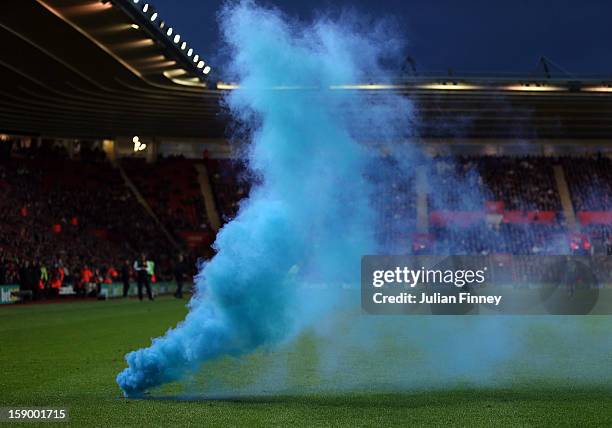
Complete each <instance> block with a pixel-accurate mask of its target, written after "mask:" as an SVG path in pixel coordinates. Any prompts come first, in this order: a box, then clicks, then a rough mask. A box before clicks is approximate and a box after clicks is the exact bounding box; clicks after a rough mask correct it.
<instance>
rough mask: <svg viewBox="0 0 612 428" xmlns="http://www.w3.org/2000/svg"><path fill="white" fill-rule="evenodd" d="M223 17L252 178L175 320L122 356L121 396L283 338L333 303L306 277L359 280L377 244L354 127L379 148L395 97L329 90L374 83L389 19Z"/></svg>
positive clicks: (398, 113) (402, 114)
mask: <svg viewBox="0 0 612 428" xmlns="http://www.w3.org/2000/svg"><path fill="white" fill-rule="evenodd" d="M220 17H221V23H222V26H223V32H224V36H225V39H226V40H227V42H228V44H229V46H230V47H231V50H232V51H231V55H232V62H231V66H230V72H231V73H233V75H234V76H235V77H236V78H237V81H238V82H239V83H240V89H239V90H236V91H233V92H232V93H231V94H230V95H229V96H228V97H227V99H226V102H227V105H228V107H229V109H230V110H231V113H232V115H233V117H234V118H235V119H236V120H237V121H238V122H239V123H240V125H241V126H242V129H243V130H244V129H246V130H247V134H248V137H249V139H250V145H249V146H248V148H247V150H246V152H247V153H246V158H247V159H246V160H247V163H248V166H249V168H250V170H251V171H252V172H253V174H256V175H257V176H258V177H260V178H261V180H260V181H261V184H259V185H257V186H256V187H255V188H254V189H252V192H251V194H250V197H249V199H248V200H246V201H243V202H242V204H241V208H240V212H239V213H238V215H237V216H236V218H235V219H233V220H232V221H231V222H230V223H228V224H227V225H225V227H223V229H222V230H221V231H220V233H219V235H218V237H217V240H216V242H215V247H216V249H217V251H218V252H217V254H216V256H215V257H214V258H213V259H212V260H211V261H210V262H208V263H206V264H205V265H204V266H203V267H202V269H201V271H200V273H199V275H198V277H197V294H196V296H195V297H194V298H193V299H192V301H191V302H190V304H189V309H190V312H189V314H188V315H187V317H186V319H185V320H184V321H183V322H181V323H180V324H179V325H178V326H177V327H176V328H174V329H171V330H169V331H168V332H167V333H166V334H165V335H164V336H163V337H160V338H157V339H155V340H153V342H152V344H151V346H150V347H148V348H146V349H141V350H138V351H135V352H132V353H130V354H128V355H127V356H126V360H127V363H128V365H129V367H128V368H126V369H125V370H124V371H123V372H121V373H120V374H119V375H118V376H117V382H118V384H119V386H120V387H121V389H122V390H123V391H124V393H125V395H127V396H136V395H139V394H141V393H142V392H143V391H145V390H147V389H149V388H152V387H155V386H158V385H161V384H163V383H166V382H170V381H174V380H178V379H180V378H181V377H182V376H183V375H185V373H186V372H188V371H191V370H195V369H197V368H198V367H199V366H200V365H201V364H202V363H203V362H206V361H209V360H211V359H214V358H216V357H219V356H221V355H241V354H243V353H246V352H250V351H253V350H255V349H256V348H258V347H260V346H264V345H269V344H275V343H279V342H281V341H283V340H284V339H287V338H289V337H291V336H292V335H293V334H294V333H295V332H297V331H299V330H300V329H301V328H302V326H304V325H305V324H308V323H309V321H310V320H313V319H315V318H316V317H317V314H318V313H320V312H321V311H324V310H325V307H326V306H329V305H332V304H334V298H333V293H332V294H331V295H329V296H328V298H326V299H325V302H321V301H317V302H313V299H306V298H301V297H302V296H300V295H301V293H304V291H303V290H304V287H302V286H303V285H306V284H315V283H321V282H322V281H325V282H326V283H328V284H347V283H351V284H356V283H357V282H358V280H359V278H358V274H359V263H360V258H361V256H362V255H364V254H368V253H374V252H375V251H376V244H375V239H374V232H373V226H372V225H373V224H374V221H375V218H374V212H373V210H372V208H371V204H370V199H371V197H372V188H371V185H370V184H369V181H368V180H366V178H365V173H366V170H367V169H368V168H371V167H372V154H371V150H369V149H368V148H367V146H366V145H363V144H360V143H358V142H357V141H356V139H355V135H354V134H355V132H360V133H361V139H363V140H367V139H368V138H372V139H374V138H376V141H377V142H382V143H384V142H385V141H391V140H393V139H396V138H397V137H398V136H399V134H400V133H401V132H400V131H399V130H401V129H409V127H408V126H407V123H406V121H407V119H408V117H409V110H410V106H409V105H408V103H407V102H406V101H403V100H401V99H399V97H395V96H386V97H376V98H374V97H371V96H368V95H363V93H362V92H360V93H357V91H351V90H350V89H346V88H338V86H339V85H351V84H357V83H361V82H363V81H364V80H367V78H368V76H369V75H376V76H377V79H378V81H381V80H383V81H384V79H385V73H384V72H383V70H382V68H381V66H380V63H381V62H382V61H384V59H385V58H392V57H394V56H397V55H396V54H397V52H395V51H397V50H399V49H401V45H400V44H399V43H397V42H395V41H394V38H393V37H389V36H390V33H388V32H386V31H385V28H386V26H383V25H378V26H369V25H366V24H367V23H364V22H362V21H359V20H357V19H355V18H354V17H351V16H344V17H342V18H341V19H340V20H337V21H332V20H329V19H325V18H323V19H320V20H318V21H317V22H316V23H315V24H313V25H311V26H303V25H292V24H291V23H289V20H286V19H284V17H283V16H282V15H281V14H280V13H279V12H278V11H275V10H270V9H264V8H260V7H257V6H256V5H254V4H253V3H251V2H248V1H247V2H241V3H236V4H231V5H229V6H227V7H226V8H225V9H224V10H223V12H222V13H221V15H220Z"/></svg>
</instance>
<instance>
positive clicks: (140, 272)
mask: <svg viewBox="0 0 612 428" xmlns="http://www.w3.org/2000/svg"><path fill="white" fill-rule="evenodd" d="M149 265H150V264H149V262H148V261H147V257H146V256H145V255H144V254H141V255H140V258H139V259H138V260H136V261H135V262H134V272H136V281H137V283H138V298H139V299H140V300H142V287H143V286H145V287H146V288H147V296H148V297H149V300H153V295H152V294H151V281H150V280H149V271H150V269H149Z"/></svg>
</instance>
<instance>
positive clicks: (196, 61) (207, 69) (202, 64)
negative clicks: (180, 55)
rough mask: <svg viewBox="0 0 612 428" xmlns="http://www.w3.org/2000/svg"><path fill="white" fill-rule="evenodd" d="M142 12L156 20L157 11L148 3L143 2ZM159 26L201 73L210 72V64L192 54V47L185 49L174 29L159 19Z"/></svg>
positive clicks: (135, 0)
mask: <svg viewBox="0 0 612 428" xmlns="http://www.w3.org/2000/svg"><path fill="white" fill-rule="evenodd" d="M132 1H133V2H134V4H137V3H140V0H132ZM142 13H144V14H145V15H147V16H148V17H149V19H150V20H151V22H155V21H157V18H158V17H159V15H158V13H157V12H155V11H154V10H153V7H152V6H151V5H149V3H145V4H143V5H142ZM159 28H160V29H161V30H163V31H165V32H166V36H168V37H170V38H172V41H173V42H174V44H175V45H177V46H178V47H179V48H180V49H181V50H182V51H186V54H187V56H188V57H189V58H191V60H192V61H193V63H194V64H195V65H196V67H197V68H198V69H200V70H202V73H203V74H208V73H210V66H209V65H206V63H205V62H204V60H203V59H201V58H200V56H199V55H197V54H195V55H194V52H193V48H189V49H187V42H186V41H184V40H183V42H181V35H180V34H174V29H173V28H172V27H167V28H166V23H165V22H164V21H161V20H160V21H159ZM173 34H174V37H172V35H173Z"/></svg>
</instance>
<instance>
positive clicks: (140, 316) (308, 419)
mask: <svg viewBox="0 0 612 428" xmlns="http://www.w3.org/2000/svg"><path fill="white" fill-rule="evenodd" d="M184 303H185V302H184V301H177V300H174V299H169V298H161V299H158V300H157V301H155V302H142V303H141V302H138V301H135V300H121V301H109V302H86V303H72V304H53V305H37V306H26V307H7V308H2V309H0V367H1V373H2V374H1V376H0V406H4V407H7V406H21V407H25V406H51V407H53V406H55V407H60V406H64V407H68V408H69V410H70V418H71V420H70V423H69V424H70V425H74V426H128V425H141V426H151V425H152V426H185V425H192V426H209V425H223V426H232V425H248V426H253V425H266V426H270V425H278V426H313V425H346V426H369V425H378V426H392V425H413V424H414V425H462V426H491V425H499V426H508V425H513V426H515V425H529V426H585V425H592V426H612V394H611V393H610V390H609V389H603V388H595V387H594V388H581V389H571V388H566V387H552V386H550V385H549V386H540V387H538V386H537V385H536V386H534V387H533V386H530V387H525V388H522V389H508V390H503V389H502V390H500V389H485V390H483V389H464V390H461V389H455V390H447V391H434V392H414V393H409V392H407V393H377V394H368V393H347V394H326V393H320V394H316V393H308V394H303V395H299V394H298V395H291V396H271V397H253V398H248V397H245V398H238V399H216V400H207V399H205V398H191V399H190V398H182V399H181V398H176V397H181V394H182V387H181V386H180V385H176V384H175V385H169V386H167V387H164V388H163V389H162V392H161V393H160V394H161V395H160V394H156V395H152V396H151V397H150V398H147V399H143V400H128V399H124V398H122V397H121V394H120V391H119V389H118V387H117V385H116V384H115V380H114V379H115V375H116V374H117V373H118V372H119V371H120V370H121V369H122V368H123V367H124V366H125V363H124V361H123V355H124V354H125V353H126V352H128V351H130V350H134V349H136V348H139V347H141V346H145V345H148V344H149V340H150V338H151V337H155V336H158V335H160V334H162V333H163V332H164V331H166V330H167V328H168V327H169V326H173V325H175V324H176V322H177V321H179V320H180V319H182V318H183V317H184V315H185V313H186V309H185V307H184ZM302 342H304V343H297V344H296V345H295V346H296V347H297V348H298V351H297V352H296V353H295V354H296V355H297V357H296V358H298V360H297V361H294V362H293V366H295V367H294V368H293V370H294V371H295V370H298V371H299V370H300V367H302V366H303V367H305V368H304V370H308V367H309V365H310V363H309V362H308V361H305V363H304V364H300V361H299V358H300V357H299V356H300V355H303V354H304V351H305V350H307V349H308V344H307V342H308V339H306V340H305V341H302ZM304 358H306V359H308V358H309V357H308V356H306V357H304ZM248 366H249V365H248ZM250 366H252V365H250ZM213 367H215V365H214V364H213ZM216 367H217V368H218V369H221V368H222V367H223V363H221V364H217V366H216ZM243 375H246V377H247V378H248V374H244V373H240V374H237V373H235V372H234V374H232V373H231V372H230V373H224V376H227V377H230V378H231V377H232V376H236V377H243ZM252 376H256V375H255V374H252ZM304 377H308V376H307V375H306V376H304ZM183 397H184V395H183ZM17 425H19V424H16V423H11V424H7V426H17ZM24 425H26V426H32V424H24ZM50 425H53V424H45V425H44V426H50ZM58 425H59V426H66V425H67V424H66V423H60V424H58Z"/></svg>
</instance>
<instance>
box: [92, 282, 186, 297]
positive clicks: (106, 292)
mask: <svg viewBox="0 0 612 428" xmlns="http://www.w3.org/2000/svg"><path fill="white" fill-rule="evenodd" d="M190 290H191V284H190V283H185V284H184V285H183V292H188V291H190ZM151 291H152V292H153V295H155V296H162V295H164V294H174V293H175V292H176V282H174V281H161V282H156V283H153V284H151ZM142 293H143V295H144V296H146V294H147V290H146V289H145V288H144V287H143V290H142ZM128 296H130V297H134V296H138V286H137V285H136V283H131V284H130V289H129V291H128ZM100 297H102V298H107V299H114V298H118V297H123V284H121V283H117V282H114V283H112V284H102V287H101V290H100Z"/></svg>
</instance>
